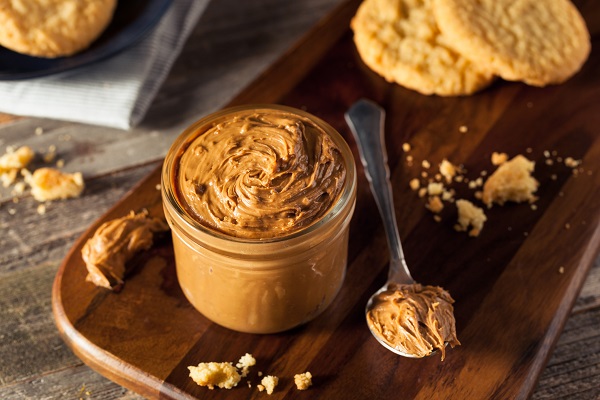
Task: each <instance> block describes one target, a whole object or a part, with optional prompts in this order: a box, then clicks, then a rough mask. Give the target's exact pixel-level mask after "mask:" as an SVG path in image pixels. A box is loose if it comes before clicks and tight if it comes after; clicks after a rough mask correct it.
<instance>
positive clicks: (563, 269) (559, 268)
mask: <svg viewBox="0 0 600 400" xmlns="http://www.w3.org/2000/svg"><path fill="white" fill-rule="evenodd" d="M558 273H559V274H564V273H565V267H563V266H562V265H561V266H560V267H558Z"/></svg>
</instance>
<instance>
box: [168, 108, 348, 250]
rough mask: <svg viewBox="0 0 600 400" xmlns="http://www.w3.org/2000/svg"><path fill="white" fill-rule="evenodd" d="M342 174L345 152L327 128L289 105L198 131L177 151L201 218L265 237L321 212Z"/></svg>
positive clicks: (186, 190) (182, 188)
mask: <svg viewBox="0 0 600 400" xmlns="http://www.w3.org/2000/svg"><path fill="white" fill-rule="evenodd" d="M345 177H346V170H345V163H344V162H343V159H342V155H341V152H340V150H339V149H338V147H337V146H336V144H335V143H334V142H333V140H332V139H331V138H330V136H329V135H328V134H327V132H325V131H324V130H323V128H322V127H320V126H318V125H316V124H315V123H314V122H312V121H311V120H309V119H308V118H304V117H302V116H299V115H296V114H291V113H288V112H285V111H279V110H271V109H269V110H260V109H258V110H256V109H255V110H247V111H240V112H239V114H237V115H236V116H234V117H233V118H231V117H230V118H228V119H227V120H225V121H222V122H221V123H218V124H216V125H214V126H211V127H208V128H207V129H206V130H205V131H203V132H198V134H197V135H196V137H195V138H194V139H193V140H192V141H191V142H190V143H189V145H188V146H187V148H186V149H185V150H184V152H183V154H182V155H181V157H180V161H179V171H178V175H177V178H176V179H177V185H176V187H177V190H178V196H179V197H180V198H181V199H182V200H183V201H182V203H183V204H184V206H185V207H186V211H187V212H188V213H189V214H190V215H191V216H192V217H193V218H194V219H196V220H197V221H198V222H199V223H201V224H202V225H204V226H206V227H208V228H210V229H213V230H216V231H219V232H221V233H225V234H227V235H231V236H235V237H240V238H249V239H265V238H273V237H280V236H285V235H288V234H291V233H293V232H296V231H298V230H300V229H303V228H305V227H308V226H310V225H311V224H313V223H315V222H316V221H318V220H319V219H320V218H322V217H323V216H324V215H325V214H326V213H327V212H328V211H329V210H330V209H331V208H332V207H333V205H334V204H335V203H336V202H337V200H338V198H339V196H340V194H341V192H342V189H343V187H344V180H345Z"/></svg>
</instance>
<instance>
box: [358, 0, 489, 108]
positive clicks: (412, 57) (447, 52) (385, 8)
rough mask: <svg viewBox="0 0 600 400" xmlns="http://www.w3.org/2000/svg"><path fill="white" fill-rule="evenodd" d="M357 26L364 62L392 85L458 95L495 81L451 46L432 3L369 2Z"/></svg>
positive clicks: (415, 0)
mask: <svg viewBox="0 0 600 400" xmlns="http://www.w3.org/2000/svg"><path fill="white" fill-rule="evenodd" d="M351 27H352V29H353V31H354V42H355V43H356V48H357V50H358V52H359V54H360V56H361V58H362V60H363V61H364V62H365V64H366V65H367V66H369V68H371V69H372V70H373V71H375V72H376V73H378V74H379V75H381V76H383V77H384V78H385V79H386V80H388V81H390V82H396V83H399V84H400V85H402V86H405V87H407V88H410V89H413V90H416V91H418V92H420V93H423V94H437V95H440V96H456V95H466V94H471V93H473V92H475V91H477V90H479V89H482V88H483V87H485V86H487V85H488V84H489V83H490V82H491V81H492V80H493V75H492V74H491V73H489V72H487V70H485V71H484V70H481V69H480V68H479V67H477V66H475V65H474V64H473V63H471V62H470V61H469V60H468V59H466V58H465V57H463V56H461V55H460V54H459V53H457V52H456V51H454V50H452V49H451V48H450V46H449V45H448V43H449V42H448V40H447V38H446V37H445V36H444V35H442V34H441V33H440V31H439V29H438V27H437V24H436V22H435V19H434V16H433V9H432V4H431V0H365V1H364V2H363V3H362V4H361V6H360V7H359V9H358V11H357V13H356V15H355V16H354V18H353V19H352V22H351Z"/></svg>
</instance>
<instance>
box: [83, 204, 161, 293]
mask: <svg viewBox="0 0 600 400" xmlns="http://www.w3.org/2000/svg"><path fill="white" fill-rule="evenodd" d="M168 230H169V227H168V226H167V224H165V222H164V221H163V220H161V219H158V218H153V217H150V216H148V213H147V212H145V211H143V212H140V213H138V214H135V213H134V212H133V211H131V212H130V213H129V215H126V216H124V217H122V218H116V219H113V220H110V221H107V222H105V223H103V224H102V225H100V227H99V228H98V229H97V230H96V232H95V233H94V236H92V237H91V238H90V239H89V240H88V241H87V242H86V243H85V245H84V246H83V248H82V249H81V256H82V257H83V261H84V262H85V266H86V268H87V270H88V276H87V278H86V280H87V281H89V282H92V283H93V284H95V285H96V286H101V287H105V288H107V289H111V290H119V289H120V288H121V287H122V286H123V284H124V278H125V275H126V273H127V269H126V264H127V261H129V260H130V259H131V258H133V256H134V255H135V254H137V253H138V252H140V251H142V250H147V249H149V248H150V246H152V242H153V239H154V234H155V233H158V232H164V231H168Z"/></svg>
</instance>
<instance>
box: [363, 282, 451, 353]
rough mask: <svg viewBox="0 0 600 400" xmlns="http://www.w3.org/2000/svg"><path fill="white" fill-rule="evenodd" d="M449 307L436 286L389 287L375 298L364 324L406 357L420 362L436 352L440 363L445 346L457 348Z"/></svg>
mask: <svg viewBox="0 0 600 400" xmlns="http://www.w3.org/2000/svg"><path fill="white" fill-rule="evenodd" d="M452 303H454V300H453V299H452V297H451V296H450V294H449V293H448V292H447V291H445V290H444V289H442V288H441V287H439V286H422V285H421V284H418V283H416V284H412V285H390V286H389V287H388V288H387V290H385V291H383V292H381V293H379V294H378V295H377V296H375V297H374V299H373V305H372V307H371V309H370V310H369V311H368V313H367V323H368V324H369V328H370V329H371V331H372V332H374V333H375V334H376V335H377V336H379V337H380V338H381V339H383V341H384V342H385V343H387V344H388V345H389V346H391V347H393V348H395V349H398V350H400V351H401V352H403V353H405V354H408V355H412V356H414V357H418V358H420V357H425V356H428V355H430V354H431V353H432V352H433V351H434V350H435V349H439V350H440V351H441V353H442V360H443V359H444V358H445V355H446V352H445V349H446V343H449V344H450V345H451V346H452V347H454V346H456V345H460V342H459V341H458V339H457V337H456V328H455V321H454V308H453V307H452Z"/></svg>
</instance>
